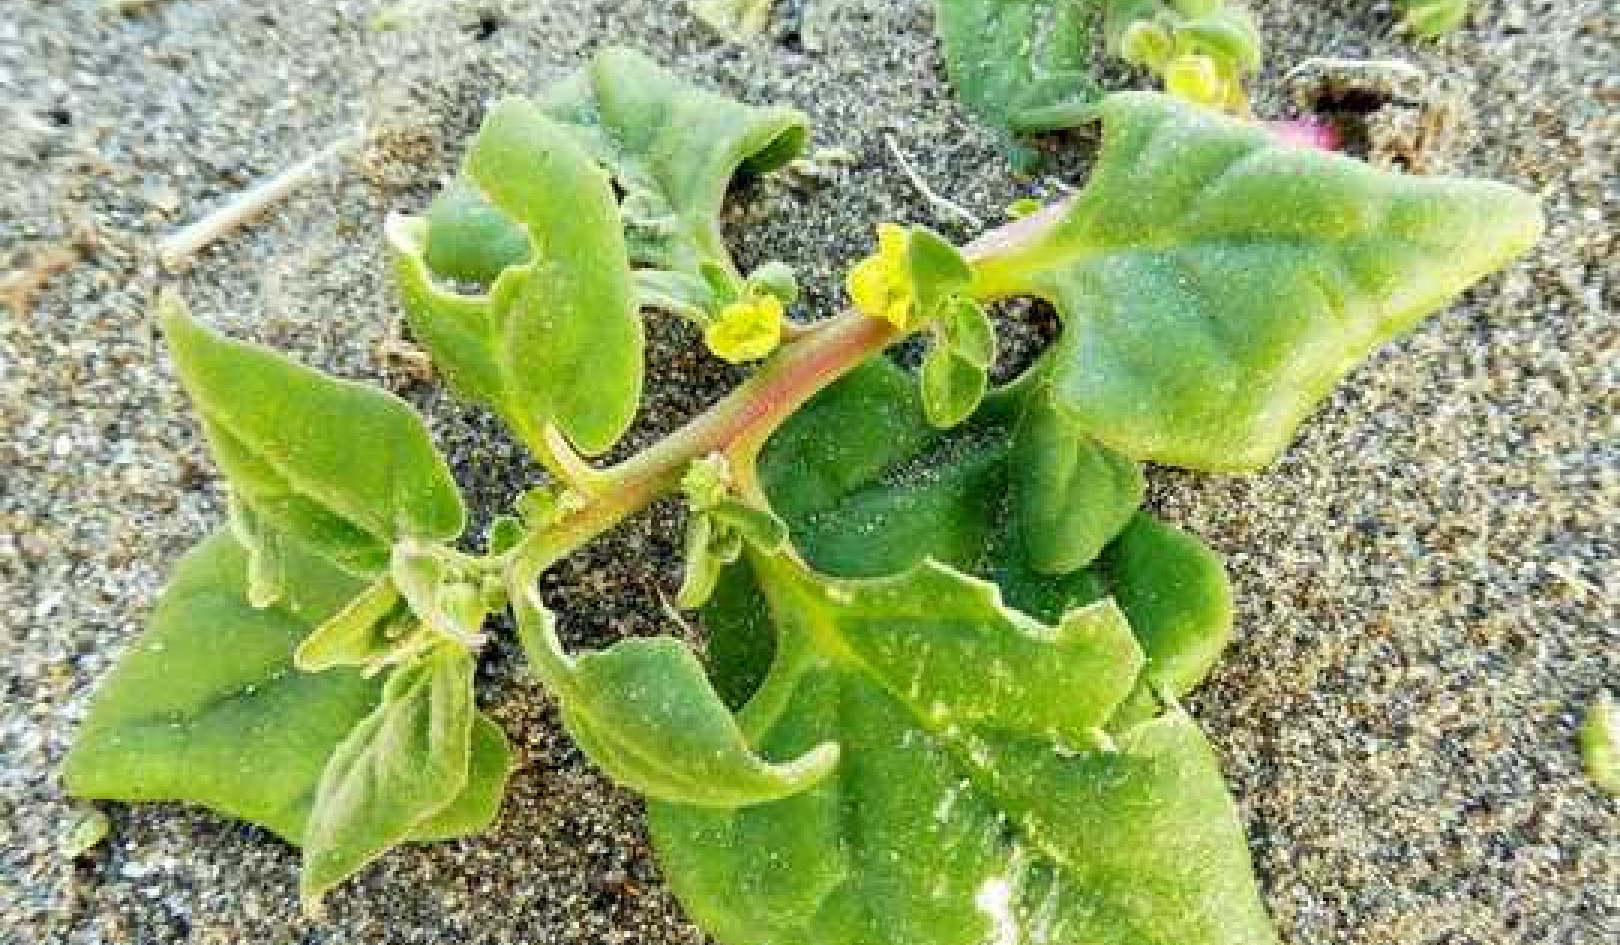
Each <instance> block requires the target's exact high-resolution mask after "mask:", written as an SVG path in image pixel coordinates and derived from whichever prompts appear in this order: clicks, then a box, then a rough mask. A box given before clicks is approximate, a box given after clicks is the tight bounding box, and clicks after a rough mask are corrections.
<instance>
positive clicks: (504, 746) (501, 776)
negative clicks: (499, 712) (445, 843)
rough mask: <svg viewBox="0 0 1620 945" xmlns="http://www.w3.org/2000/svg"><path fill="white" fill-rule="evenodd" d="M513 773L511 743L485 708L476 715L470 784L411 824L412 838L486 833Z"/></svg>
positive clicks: (446, 838) (468, 782)
mask: <svg viewBox="0 0 1620 945" xmlns="http://www.w3.org/2000/svg"><path fill="white" fill-rule="evenodd" d="M511 773H512V746H511V745H510V744H509V743H508V742H507V740H506V733H505V732H503V731H501V727H500V726H499V725H497V724H496V723H495V721H494V720H493V719H491V718H490V717H489V716H487V715H485V714H483V713H482V712H480V713H478V715H477V716H476V717H475V718H474V719H473V730H472V758H471V760H470V761H469V763H468V765H467V784H466V786H465V787H463V788H462V789H461V793H460V794H458V795H456V798H455V800H453V801H451V802H450V803H449V804H448V805H446V806H445V807H443V808H442V809H440V810H439V812H438V813H436V814H433V815H432V816H430V817H429V818H428V819H427V820H424V821H422V822H420V823H418V824H417V825H416V826H415V827H413V828H411V835H410V839H411V840H412V841H419V842H427V841H433V840H453V839H455V838H456V837H465V836H470V835H472V834H477V833H483V832H484V831H485V830H488V829H489V827H490V825H491V824H493V823H495V818H496V817H497V816H498V815H499V814H500V812H501V800H502V798H504V797H505V796H506V779H507V777H508V776H509V775H510V774H511Z"/></svg>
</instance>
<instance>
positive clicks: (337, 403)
mask: <svg viewBox="0 0 1620 945" xmlns="http://www.w3.org/2000/svg"><path fill="white" fill-rule="evenodd" d="M159 317H160V319H161V321H162V325H163V333H164V336H165V338H166V339H167V340H168V343H169V350H170V352H171V353H172V355H173V357H174V362H175V367H176V368H177V370H178V372H179V374H180V380H181V382H182V384H184V386H185V388H186V391H187V392H188V393H189V394H190V395H191V399H192V401H193V402H194V403H195V404H196V407H197V411H198V413H199V414H201V416H202V422H203V433H204V435H205V436H206V437H207V439H208V443H209V445H210V446H211V447H212V449H213V453H214V458H215V460H216V461H217V462H218V463H219V465H220V467H221V469H222V470H223V471H224V472H225V475H226V477H227V478H228V479H229V480H230V483H231V489H232V494H233V495H234V496H235V497H236V498H237V499H238V500H240V501H241V502H242V503H243V504H244V505H245V506H246V507H247V508H248V509H251V510H252V514H253V516H254V517H255V519H256V520H261V522H262V523H263V524H267V525H269V526H271V527H272V528H273V530H274V531H276V532H278V533H284V534H285V536H286V537H287V538H290V539H292V540H295V541H297V542H300V543H302V544H304V545H307V546H308V547H309V548H310V549H312V550H314V551H317V552H319V553H321V554H322V555H324V556H326V557H328V558H330V559H331V560H332V561H334V562H335V563H337V564H338V565H340V566H341V567H343V569H344V570H346V571H349V572H350V573H352V574H356V575H359V576H371V575H374V574H377V573H379V572H381V571H382V569H383V568H384V567H385V566H386V564H387V559H388V551H389V549H390V548H391V547H392V546H393V545H394V544H395V543H397V542H399V541H401V540H402V539H405V538H418V539H421V540H423V541H427V542H437V541H448V540H451V539H454V538H456V537H457V536H458V535H460V534H461V529H462V527H463V525H464V523H465V521H466V513H465V510H464V508H463V507H462V504H461V496H460V494H459V493H458V492H457V491H456V485H455V480H454V479H453V478H452V477H451V475H450V469H449V467H448V466H447V465H446V464H445V461H444V459H443V458H442V457H440V456H439V454H438V452H437V451H435V450H434V448H433V444H432V442H431V441H430V440H429V438H428V433H427V427H426V426H425V425H424V424H423V423H422V419H421V417H419V416H418V415H417V414H416V412H415V411H414V410H412V409H411V408H410V406H409V405H408V404H406V403H405V402H404V401H402V400H400V399H399V398H397V397H394V396H393V395H391V394H388V393H386V392H384V391H381V390H378V389H376V388H374V387H369V386H366V385H364V384H356V383H353V382H349V381H341V380H338V379H336V378H332V377H328V376H327V375H325V374H322V373H320V372H318V371H314V370H311V369H309V368H306V367H303V366H302V365H299V364H295V363H293V362H292V361H290V360H288V359H286V358H284V357H282V356H281V355H279V354H277V353H275V352H274V351H271V350H270V349H268V348H265V347H262V346H260V345H254V344H247V343H245V342H240V341H233V340H230V339H228V338H224V337H222V336H220V335H217V334H215V333H213V332H211V331H209V330H208V329H206V328H204V327H203V326H202V325H200V324H199V323H197V322H196V321H195V320H193V319H192V318H191V317H190V316H189V315H188V314H186V312H185V309H184V308H183V306H181V304H180V303H179V301H178V300H176V299H174V298H173V297H172V296H170V297H165V299H164V300H163V301H162V302H160V303H159Z"/></svg>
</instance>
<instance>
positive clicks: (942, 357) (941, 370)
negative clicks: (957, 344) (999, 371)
mask: <svg viewBox="0 0 1620 945" xmlns="http://www.w3.org/2000/svg"><path fill="white" fill-rule="evenodd" d="M921 380H922V402H923V413H924V414H925V415H926V416H927V417H928V422H929V423H932V424H933V425H934V426H936V427H941V428H944V427H954V426H956V425H957V424H958V423H961V422H962V421H963V420H966V419H967V418H968V416H969V415H971V414H972V413H973V411H974V410H975V409H977V408H978V406H979V401H981V400H983V399H984V392H985V390H986V389H988V388H989V385H990V377H989V374H988V373H987V372H986V371H985V369H984V365H982V364H975V363H973V362H972V361H971V360H969V359H968V358H966V357H964V356H963V355H962V354H961V353H960V352H958V351H957V350H956V349H954V348H951V347H948V346H946V345H935V346H934V347H932V348H930V349H928V353H927V354H926V355H924V356H923V362H922V376H921Z"/></svg>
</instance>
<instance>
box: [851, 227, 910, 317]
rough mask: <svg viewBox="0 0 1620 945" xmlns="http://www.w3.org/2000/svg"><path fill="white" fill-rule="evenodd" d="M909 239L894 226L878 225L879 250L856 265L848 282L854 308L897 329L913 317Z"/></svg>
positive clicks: (902, 231) (900, 228)
mask: <svg viewBox="0 0 1620 945" xmlns="http://www.w3.org/2000/svg"><path fill="white" fill-rule="evenodd" d="M908 240H909V237H908V236H907V235H906V231H905V229H904V228H903V227H899V226H896V225H895V224H893V223H883V224H880V225H879V226H878V250H877V252H875V253H873V254H872V255H870V256H868V257H866V258H865V259H863V260H861V261H860V262H858V263H856V264H855V268H853V269H851V270H850V271H849V277H848V279H846V280H845V287H846V288H847V289H848V290H849V297H850V298H851V299H852V300H854V302H855V308H856V309H857V310H858V311H859V312H860V313H861V314H862V315H865V316H867V317H868V318H881V319H883V320H884V321H887V322H889V323H890V324H892V325H894V327H896V328H904V327H906V323H907V322H908V321H909V320H910V317H911V303H912V292H911V257H910V254H909V253H907V251H906V244H907V242H908Z"/></svg>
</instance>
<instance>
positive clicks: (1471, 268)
mask: <svg viewBox="0 0 1620 945" xmlns="http://www.w3.org/2000/svg"><path fill="white" fill-rule="evenodd" d="M1101 113H1102V115H1103V148H1102V153H1101V156H1100V158H1099V160H1098V162H1097V166H1096V168H1095V170H1094V171H1093V172H1092V176H1091V180H1090V182H1089V183H1088V184H1087V186H1086V189H1085V190H1084V191H1082V192H1081V194H1080V195H1079V196H1078V197H1076V198H1075V200H1074V201H1073V203H1072V204H1071V205H1070V206H1069V207H1068V209H1067V210H1066V211H1065V212H1064V213H1063V215H1062V216H1061V218H1059V219H1057V220H1056V222H1055V223H1052V224H1051V225H1049V227H1048V228H1047V230H1045V231H1044V232H1043V233H1040V234H1038V235H1037V236H1035V237H1034V238H1032V239H1031V240H1030V241H1029V242H1028V243H1027V245H1026V246H1025V247H1024V248H1022V249H1021V250H1019V251H1017V252H1013V253H1010V254H1008V255H1006V256H1004V257H1000V258H998V259H996V260H994V261H992V262H987V263H985V264H984V265H982V266H981V267H980V268H979V269H978V270H977V271H976V275H977V277H978V280H979V281H978V291H979V293H980V295H981V298H1001V297H1006V296H1012V295H1024V294H1031V295H1036V296H1039V297H1041V298H1044V299H1047V300H1048V301H1050V302H1052V303H1053V304H1054V305H1055V306H1057V308H1058V311H1059V314H1060V315H1061V317H1062V319H1063V322H1064V332H1063V336H1062V337H1061V338H1060V339H1059V342H1058V345H1057V349H1056V352H1055V354H1054V373H1053V389H1054V392H1055V395H1056V399H1057V402H1058V404H1059V405H1060V407H1061V408H1062V409H1063V410H1064V411H1065V412H1066V413H1068V414H1069V415H1070V416H1071V417H1072V418H1073V419H1074V420H1075V421H1076V422H1077V423H1078V424H1079V425H1080V426H1082V427H1083V428H1085V429H1086V430H1087V431H1089V432H1090V433H1091V434H1092V435H1093V436H1095V437H1096V438H1097V439H1098V440H1100V441H1102V442H1103V443H1104V444H1106V445H1107V446H1109V447H1111V448H1112V449H1115V450H1118V451H1119V452H1121V453H1124V454H1125V455H1127V456H1130V457H1132V458H1133V459H1138V460H1153V461H1156V462H1162V463H1168V464H1172V465H1179V466H1190V467H1194V468H1198V469H1214V470H1252V469H1257V468H1260V467H1263V466H1265V465H1266V464H1268V463H1270V462H1272V461H1273V460H1275V459H1276V457H1277V456H1278V455H1279V454H1280V453H1281V451H1282V450H1283V449H1284V448H1285V447H1286V446H1287V445H1288V442H1289V440H1290V439H1291V438H1292V437H1293V434H1294V431H1295V429H1296V428H1297V427H1298V425H1299V423H1300V422H1301V421H1302V420H1303V419H1304V418H1305V417H1306V416H1307V415H1308V414H1309V413H1310V412H1311V411H1312V410H1314V409H1315V407H1316V405H1317V404H1318V403H1320V402H1321V400H1322V399H1323V398H1324V397H1325V396H1326V395H1327V394H1328V393H1329V391H1331V390H1332V388H1333V386H1334V385H1335V384H1336V383H1337V382H1338V381H1339V379H1340V378H1341V377H1342V376H1343V375H1344V374H1345V373H1346V372H1347V371H1348V370H1349V369H1350V368H1351V367H1353V366H1354V365H1355V364H1356V363H1357V362H1358V361H1359V360H1361V359H1362V358H1364V357H1365V356H1366V355H1367V354H1368V353H1369V352H1370V351H1372V350H1373V349H1374V348H1375V347H1377V346H1378V345H1379V344H1382V343H1383V342H1385V341H1387V340H1389V339H1391V338H1393V337H1395V336H1397V335H1399V334H1401V333H1402V332H1404V331H1406V330H1407V329H1409V328H1411V327H1412V326H1413V325H1414V324H1415V323H1416V322H1417V321H1418V320H1420V319H1421V318H1423V317H1424V316H1426V315H1428V314H1430V313H1432V312H1434V311H1435V310H1436V309H1438V308H1441V307H1443V306H1444V305H1446V304H1447V303H1448V302H1450V301H1451V300H1452V299H1453V298H1455V297H1456V295H1457V294H1458V293H1460V292H1461V291H1463V289H1465V288H1467V287H1468V286H1469V285H1470V284H1472V283H1473V282H1475V281H1477V280H1478V279H1480V278H1483V277H1484V276H1485V275H1487V274H1489V273H1490V272H1492V271H1494V270H1496V269H1498V268H1500V267H1501V266H1503V265H1504V264H1505V263H1507V262H1508V261H1509V260H1510V259H1512V258H1513V257H1514V256H1516V255H1518V254H1519V253H1521V252H1523V251H1524V250H1525V249H1526V248H1527V247H1529V246H1530V245H1531V244H1532V243H1533V242H1534V241H1535V240H1536V238H1537V235H1538V234H1539V233H1540V231H1541V215H1540V210H1539V208H1538V205H1537V202H1536V200H1535V199H1534V198H1533V197H1530V196H1529V195H1527V194H1524V193H1522V192H1520V191H1518V190H1515V189H1513V188H1511V187H1507V186H1504V185H1501V184H1495V183H1488V182H1482V181H1472V180H1450V179H1444V178H1434V177H1416V176H1412V175H1407V174H1395V173H1386V172H1383V171H1378V170H1374V169H1373V168H1371V167H1369V166H1367V165H1365V164H1363V163H1361V162H1359V161H1355V160H1352V159H1351V158H1348V157H1344V156H1341V155H1332V154H1327V153H1325V152H1321V151H1317V150H1313V149H1306V148H1298V147H1293V146H1290V145H1288V144H1286V143H1283V142H1280V141H1278V140H1277V139H1276V138H1275V137H1273V136H1272V135H1271V134H1270V133H1268V132H1267V131H1266V130H1264V129H1263V128H1260V127H1258V126H1255V125H1253V124H1251V123H1248V122H1241V121H1236V120H1233V119H1229V118H1226V117H1223V116H1220V115H1217V114H1214V113H1212V112H1210V111H1208V110H1205V109H1199V108H1194V107H1189V106H1186V105H1183V104H1179V103H1177V102H1176V101H1175V100H1173V99H1170V98H1167V97H1165V96H1161V95H1152V94H1147V93H1118V94H1115V95H1112V96H1109V98H1108V99H1107V101H1106V102H1105V103H1104V104H1103V105H1102V106H1101Z"/></svg>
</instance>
